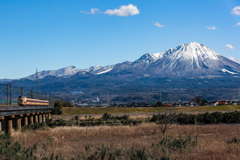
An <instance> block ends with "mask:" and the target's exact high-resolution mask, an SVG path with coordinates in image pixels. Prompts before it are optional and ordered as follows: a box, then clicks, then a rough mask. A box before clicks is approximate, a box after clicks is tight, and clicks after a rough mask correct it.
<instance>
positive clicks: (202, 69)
mask: <svg viewBox="0 0 240 160" xmlns="http://www.w3.org/2000/svg"><path fill="white" fill-rule="evenodd" d="M123 66H124V67H123ZM116 67H118V68H116ZM124 70H125V71H126V70H128V72H131V73H133V74H135V75H137V76H138V77H142V76H144V75H148V76H153V77H197V76H209V75H211V76H224V75H227V74H230V75H231V74H232V75H233V74H235V75H236V74H240V64H239V63H236V62H234V61H231V60H230V59H228V58H225V57H223V56H221V55H220V54H218V53H216V52H215V51H213V50H212V49H210V48H208V47H206V46H204V45H203V44H200V43H196V42H191V43H189V44H181V45H179V46H177V47H176V48H172V49H169V50H166V51H164V52H158V53H155V54H148V53H146V54H144V55H143V56H141V57H140V58H139V59H138V60H136V61H134V62H130V63H127V64H126V63H122V64H119V65H116V66H115V67H114V68H113V69H112V70H111V71H110V72H109V73H112V74H114V72H115V73H117V72H122V71H124Z"/></svg>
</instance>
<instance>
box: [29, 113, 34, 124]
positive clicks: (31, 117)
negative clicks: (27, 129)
mask: <svg viewBox="0 0 240 160" xmlns="http://www.w3.org/2000/svg"><path fill="white" fill-rule="evenodd" d="M34 115H35V113H31V115H30V124H33V123H34V121H33V116H34Z"/></svg>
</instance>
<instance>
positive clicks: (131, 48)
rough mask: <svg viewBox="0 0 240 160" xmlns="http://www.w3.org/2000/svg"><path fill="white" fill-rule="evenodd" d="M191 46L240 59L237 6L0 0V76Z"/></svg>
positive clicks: (196, 1)
mask: <svg viewBox="0 0 240 160" xmlns="http://www.w3.org/2000/svg"><path fill="white" fill-rule="evenodd" d="M190 42H199V43H202V44H204V45H206V46H207V47H209V48H211V49H213V50H214V51H216V52H218V53H219V54H221V55H223V56H225V57H227V58H231V59H235V60H237V61H238V62H240V1H239V0H210V1H209V0H181V1H180V0H141V1H139V0H132V1H129V0H121V1H120V0H119V1H117V0H115V1H114V0H91V1H83V0H71V1H67V0H64V1H62V0H56V1H54V0H41V1H40V0H34V1H33V0H31V1H30V0H29V1H28V0H24V1H23V0H16V1H13V0H2V1H0V59H1V63H0V73H1V74H0V79H3V78H22V77H26V76H28V75H30V74H33V73H34V72H35V71H36V68H38V70H39V71H42V70H56V69H60V68H63V67H67V66H76V67H77V68H79V69H85V68H88V67H90V66H95V65H101V66H106V65H112V64H116V63H121V62H123V61H127V60H129V61H134V60H136V59H138V58H139V57H140V56H141V55H143V54H144V53H150V54H153V53H156V52H162V51H165V50H167V49H169V48H174V47H176V46H178V45H180V44H182V43H186V44H187V43H190Z"/></svg>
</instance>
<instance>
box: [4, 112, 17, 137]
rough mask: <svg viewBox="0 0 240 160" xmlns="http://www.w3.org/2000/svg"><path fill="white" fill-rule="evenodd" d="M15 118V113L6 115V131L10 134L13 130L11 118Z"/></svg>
mask: <svg viewBox="0 0 240 160" xmlns="http://www.w3.org/2000/svg"><path fill="white" fill-rule="evenodd" d="M14 118H15V115H12V116H7V117H6V125H5V126H6V129H5V131H6V133H9V134H10V135H12V132H13V123H12V120H13V119H14Z"/></svg>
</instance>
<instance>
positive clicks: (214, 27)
mask: <svg viewBox="0 0 240 160" xmlns="http://www.w3.org/2000/svg"><path fill="white" fill-rule="evenodd" d="M207 29H212V30H214V29H217V27H216V26H212V27H208V26H207Z"/></svg>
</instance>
